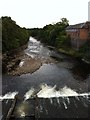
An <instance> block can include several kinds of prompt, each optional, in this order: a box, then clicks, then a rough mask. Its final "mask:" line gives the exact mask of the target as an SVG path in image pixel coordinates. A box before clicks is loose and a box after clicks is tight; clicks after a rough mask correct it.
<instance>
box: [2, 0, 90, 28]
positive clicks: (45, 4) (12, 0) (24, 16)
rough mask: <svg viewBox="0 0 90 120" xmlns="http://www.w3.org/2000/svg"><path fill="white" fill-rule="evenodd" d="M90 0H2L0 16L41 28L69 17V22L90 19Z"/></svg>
mask: <svg viewBox="0 0 90 120" xmlns="http://www.w3.org/2000/svg"><path fill="white" fill-rule="evenodd" d="M89 1H90V0H0V17H1V16H10V17H11V18H12V19H13V20H14V21H16V23H17V24H18V25H20V26H21V27H26V28H37V27H39V28H41V27H44V26H45V25H48V24H53V23H56V22H59V21H60V19H61V18H63V17H64V18H67V19H68V20H69V24H76V23H81V22H85V21H88V2H89Z"/></svg>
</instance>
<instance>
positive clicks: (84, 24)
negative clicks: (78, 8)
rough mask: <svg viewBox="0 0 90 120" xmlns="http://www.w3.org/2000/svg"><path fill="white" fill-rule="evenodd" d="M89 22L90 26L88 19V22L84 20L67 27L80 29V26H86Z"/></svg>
mask: <svg viewBox="0 0 90 120" xmlns="http://www.w3.org/2000/svg"><path fill="white" fill-rule="evenodd" d="M87 24H89V26H90V21H87V22H84V23H79V24H75V25H70V26H68V27H67V28H66V29H80V28H83V27H85V26H86V25H87Z"/></svg>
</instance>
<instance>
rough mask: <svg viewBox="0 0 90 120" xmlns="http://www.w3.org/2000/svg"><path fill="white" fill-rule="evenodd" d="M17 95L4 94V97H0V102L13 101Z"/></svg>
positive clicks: (14, 93)
mask: <svg viewBox="0 0 90 120" xmlns="http://www.w3.org/2000/svg"><path fill="white" fill-rule="evenodd" d="M17 94H18V92H12V93H11V92H9V93H7V94H5V95H4V96H0V101H2V100H5V99H14V98H15V96H16V95H17Z"/></svg>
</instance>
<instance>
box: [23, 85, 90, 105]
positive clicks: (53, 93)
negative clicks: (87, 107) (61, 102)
mask: <svg viewBox="0 0 90 120" xmlns="http://www.w3.org/2000/svg"><path fill="white" fill-rule="evenodd" d="M34 93H35V94H36V95H37V97H38V98H59V97H62V98H63V97H66V98H67V102H68V103H69V98H68V97H72V96H75V97H76V98H78V96H83V97H86V98H88V95H90V93H82V94H79V93H77V92H76V91H75V90H72V89H71V88H68V87H67V86H65V87H63V88H61V89H59V90H56V85H55V86H53V87H52V86H48V85H47V84H43V85H41V86H40V90H39V92H35V89H34V88H31V89H30V90H29V91H28V92H27V93H26V94H25V95H24V97H25V100H27V99H29V98H31V97H34V96H35V95H34Z"/></svg>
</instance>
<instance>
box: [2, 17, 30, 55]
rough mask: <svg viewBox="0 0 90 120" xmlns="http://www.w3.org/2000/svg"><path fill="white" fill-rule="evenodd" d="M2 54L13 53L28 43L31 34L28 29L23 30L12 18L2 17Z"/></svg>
mask: <svg viewBox="0 0 90 120" xmlns="http://www.w3.org/2000/svg"><path fill="white" fill-rule="evenodd" d="M1 19H2V52H3V53H4V52H7V51H11V50H13V49H16V48H18V47H20V46H22V45H24V44H26V43H27V41H28V38H29V34H28V30H27V29H26V28H21V27H20V26H19V25H17V24H16V22H15V21H13V20H12V19H11V17H2V18H1Z"/></svg>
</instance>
